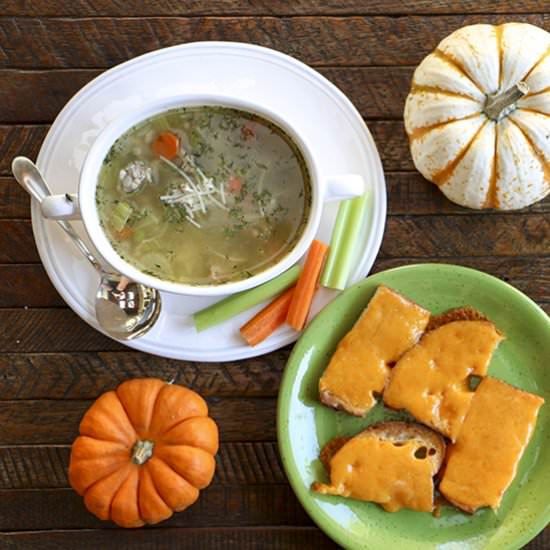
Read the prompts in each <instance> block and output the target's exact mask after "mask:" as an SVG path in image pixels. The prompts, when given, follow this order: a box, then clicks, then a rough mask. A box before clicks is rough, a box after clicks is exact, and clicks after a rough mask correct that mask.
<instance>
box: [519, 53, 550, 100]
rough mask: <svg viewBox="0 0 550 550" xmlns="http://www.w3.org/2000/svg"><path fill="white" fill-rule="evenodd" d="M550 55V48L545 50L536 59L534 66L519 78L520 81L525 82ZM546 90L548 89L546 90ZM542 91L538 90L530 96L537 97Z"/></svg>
mask: <svg viewBox="0 0 550 550" xmlns="http://www.w3.org/2000/svg"><path fill="white" fill-rule="evenodd" d="M549 55H550V46H549V47H548V48H547V49H546V51H545V52H544V53H543V54H542V55H541V56H540V57H539V59H537V61H535V63H534V65H533V66H532V67H531V68H530V69H529V70H528V71H527V72H526V73H525V75H524V76H523V78H521V79H520V80H525V79H526V78H529V76H530V75H531V73H532V72H533V71H534V70H535V69H536V68H537V67H538V66H539V65H540V64H541V63H542V62H543V61H544V60H545V59H546V58H547V57H548V56H549ZM546 89H548V88H546ZM543 91H544V90H540V91H539V92H537V93H535V94H532V95H537V94H540V93H542V92H543ZM527 95H530V94H527Z"/></svg>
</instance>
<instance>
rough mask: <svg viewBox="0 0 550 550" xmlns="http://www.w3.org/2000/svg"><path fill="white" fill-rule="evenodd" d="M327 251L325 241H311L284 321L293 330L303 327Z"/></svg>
mask: <svg viewBox="0 0 550 550" xmlns="http://www.w3.org/2000/svg"><path fill="white" fill-rule="evenodd" d="M327 251H328V246H327V245H326V244H325V243H322V242H321V241H317V240H314V241H313V242H312V243H311V247H310V249H309V252H308V255H307V258H306V263H305V264H304V269H303V270H302V273H301V274H300V277H299V278H298V282H297V283H296V290H295V291H294V294H293V295H292V300H291V301H290V306H289V308H288V313H287V316H286V322H287V323H288V324H289V325H290V326H291V327H292V328H293V329H294V330H302V329H303V328H304V325H305V323H306V319H307V316H308V313H309V308H310V307H311V302H312V300H313V295H314V294H315V290H316V288H317V283H318V280H319V274H320V273H321V268H322V267H323V262H324V260H325V257H326V255H327Z"/></svg>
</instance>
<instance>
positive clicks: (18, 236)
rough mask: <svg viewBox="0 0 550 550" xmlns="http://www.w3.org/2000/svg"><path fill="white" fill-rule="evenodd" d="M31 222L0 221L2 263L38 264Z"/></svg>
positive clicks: (0, 257)
mask: <svg viewBox="0 0 550 550" xmlns="http://www.w3.org/2000/svg"><path fill="white" fill-rule="evenodd" d="M38 261H40V256H39V255H38V250H37V249H36V245H35V243H34V236H33V233H32V226H31V222H30V221H29V220H0V263H4V264H5V263H27V262H38Z"/></svg>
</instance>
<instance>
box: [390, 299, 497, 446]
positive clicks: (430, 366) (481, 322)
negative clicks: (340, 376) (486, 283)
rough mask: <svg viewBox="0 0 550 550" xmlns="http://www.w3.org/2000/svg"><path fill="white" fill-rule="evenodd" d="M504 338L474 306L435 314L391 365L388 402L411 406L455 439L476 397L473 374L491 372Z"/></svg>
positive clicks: (421, 418)
mask: <svg viewBox="0 0 550 550" xmlns="http://www.w3.org/2000/svg"><path fill="white" fill-rule="evenodd" d="M502 339H503V335H502V333H501V332H500V331H499V330H498V329H497V328H496V327H495V325H494V324H493V323H492V322H491V321H490V320H489V319H487V317H486V316H485V315H483V314H482V313H480V312H479V311H477V310H475V309H474V308H471V307H461V308H456V309H452V310H449V311H447V312H445V313H443V314H441V315H438V316H435V317H432V319H431V321H430V323H429V324H428V327H427V330H426V332H425V334H424V336H423V337H422V339H421V340H420V342H419V343H418V344H417V345H416V346H414V347H412V348H411V349H410V350H409V351H407V352H406V353H405V354H404V355H403V356H402V357H401V359H400V360H399V361H398V362H397V363H396V365H395V366H394V368H393V369H392V371H391V375H390V380H389V383H388V386H387V387H386V390H385V392H384V403H385V404H386V405H387V406H388V407H391V408H393V409H407V410H408V411H409V412H410V413H411V414H412V415H413V416H414V417H415V418H416V419H417V420H418V421H419V422H423V423H424V424H426V425H428V426H430V427H431V428H433V429H434V430H437V431H438V432H440V433H442V434H443V435H445V436H447V437H448V438H449V439H451V441H456V438H457V436H458V433H459V431H460V428H461V426H462V423H463V421H464V417H465V415H466V413H467V411H468V408H469V406H470V401H471V399H472V396H473V392H472V390H471V389H470V385H469V384H470V377H471V376H479V377H483V376H485V375H486V374H487V370H488V368H489V362H490V360H491V357H492V355H493V352H494V351H495V349H496V347H497V346H498V344H499V343H500V341H501V340H502Z"/></svg>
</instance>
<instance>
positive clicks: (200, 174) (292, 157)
mask: <svg viewBox="0 0 550 550" xmlns="http://www.w3.org/2000/svg"><path fill="white" fill-rule="evenodd" d="M310 202H311V186H310V180H309V174H308V172H307V168H306V165H305V162H304V159H303V157H302V155H301V153H300V151H299V150H298V148H297V147H296V145H295V144H294V143H293V142H292V140H291V139H290V137H289V136H288V135H287V134H286V133H284V132H283V131H282V130H281V129H280V128H279V127H278V126H276V125H274V124H273V123H271V122H269V121H267V120H265V119H264V118H262V117H259V116H257V115H254V114H251V113H247V112H245V111H240V110H236V109H232V108H226V107H217V106H216V107H214V106H200V107H185V108H183V107H182V108H178V109H173V110H170V111H166V112H164V113H162V114H159V115H156V116H154V117H151V118H149V119H147V120H145V121H143V122H141V123H140V124H138V125H136V126H134V127H133V128H131V129H130V130H128V131H127V132H126V133H125V134H123V135H122V136H121V137H120V138H119V139H118V140H117V141H116V142H115V143H114V145H113V146H112V147H111V149H110V151H109V153H108V154H107V156H106V158H105V160H104V162H103V166H102V168H101V171H100V174H99V181H98V185H97V190H96V204H97V209H98V214H99V219H100V223H101V225H102V227H103V230H104V231H105V233H106V235H107V237H108V239H109V241H110V243H111V244H112V246H113V248H114V249H115V250H116V252H117V253H118V255H119V256H121V257H122V258H123V259H124V260H125V261H127V262H128V263H129V264H131V265H133V266H134V267H136V268H137V269H139V270H140V271H142V272H143V273H146V274H149V275H153V276H154V277H157V278H159V279H163V280H167V281H173V282H177V283H184V284H191V285H212V284H216V285H218V284H222V283H226V282H230V281H238V280H242V279H245V278H248V277H251V276H252V275H255V274H257V273H259V272H261V271H264V270H265V269H267V268H269V267H271V266H272V265H274V264H276V263H278V262H279V261H280V260H281V259H282V258H283V257H284V256H286V255H287V254H288V252H289V251H290V250H291V249H292V248H293V247H294V245H295V244H296V242H297V240H298V239H299V237H300V236H301V234H302V231H303V229H304V226H305V223H306V220H307V217H308V214H309V209H310Z"/></svg>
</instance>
